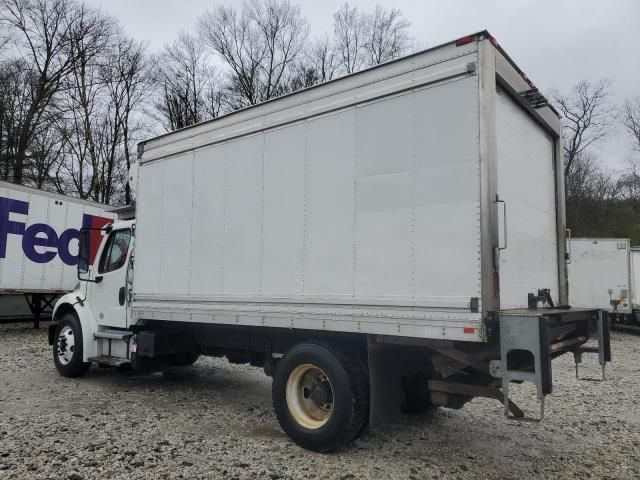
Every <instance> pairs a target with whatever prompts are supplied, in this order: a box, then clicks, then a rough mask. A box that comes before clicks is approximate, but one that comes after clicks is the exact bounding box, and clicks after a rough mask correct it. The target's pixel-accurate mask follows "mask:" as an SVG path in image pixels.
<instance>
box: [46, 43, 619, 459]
mask: <svg viewBox="0 0 640 480" xmlns="http://www.w3.org/2000/svg"><path fill="white" fill-rule="evenodd" d="M561 139H562V135H561V122H560V119H559V117H558V115H557V114H556V112H555V111H554V110H553V109H552V108H551V107H550V106H549V104H548V103H547V101H546V99H545V98H544V97H543V96H542V95H541V94H540V93H539V92H538V90H537V89H536V88H535V87H534V86H533V84H532V83H531V81H530V80H528V78H527V76H526V75H525V74H524V73H523V72H522V71H521V70H520V69H519V68H518V67H517V66H516V64H515V63H514V62H513V61H512V60H511V59H510V58H509V57H508V56H507V54H506V53H505V52H504V50H503V49H502V48H501V47H500V46H499V45H498V44H497V42H496V41H495V40H494V39H493V38H492V37H491V36H490V35H489V34H488V33H487V32H480V33H478V34H474V35H470V36H468V37H464V38H460V39H458V40H457V41H454V42H450V43H447V44H444V45H441V46H439V47H436V48H432V49H430V50H427V51H424V52H420V53H416V54H414V55H410V56H408V57H404V58H401V59H398V60H395V61H392V62H389V63H386V64H383V65H380V66H377V67H374V68H371V69H369V70H365V71H363V72H359V73H356V74H353V75H349V76H346V77H343V78H340V79H337V80H333V81H331V82H327V83H325V84H322V85H318V86H316V87H312V88H309V89H306V90H303V91H300V92H298V93H294V94H291V95H286V96H283V97H281V98H278V99H275V100H272V101H269V102H265V103H262V104H260V105H257V106H254V107H251V108H247V109H244V110H240V111H238V112H235V113H232V114H229V115H225V116H222V117H220V118H218V119H215V120H213V121H210V122H205V123H201V124H198V125H195V126H192V127H189V128H185V129H182V130H178V131H176V132H173V133H169V134H166V135H164V136H161V137H157V138H154V139H152V140H149V141H146V142H144V143H143V144H141V145H140V147H139V166H138V168H137V170H138V173H137V181H136V182H134V183H137V204H136V206H135V220H126V221H117V222H115V223H114V224H113V225H110V226H109V227H108V228H107V229H105V230H104V232H105V234H106V235H105V237H104V240H103V241H102V243H101V245H100V247H99V249H98V252H97V256H96V259H95V261H94V262H91V260H90V258H89V248H88V246H87V245H88V238H89V237H88V234H89V233H90V230H84V231H83V232H82V233H81V240H80V257H79V258H80V259H79V261H78V271H79V274H80V275H81V276H82V278H83V281H82V283H81V285H80V287H79V288H78V289H77V290H76V291H75V292H73V293H71V294H68V295H66V296H64V297H63V298H61V299H60V300H59V301H58V303H57V304H56V308H55V313H54V316H55V320H56V324H55V325H53V326H52V327H51V328H50V330H49V341H50V344H51V345H52V346H53V360H54V363H55V365H56V368H57V369H58V371H59V372H60V373H61V374H62V375H64V376H68V377H77V376H80V375H82V374H83V373H84V372H86V370H87V369H88V368H89V366H90V364H91V363H96V364H99V365H111V366H124V365H127V366H128V367H132V368H135V369H146V368H151V369H156V368H162V366H166V365H188V364H190V363H192V362H194V361H195V360H196V359H197V358H198V356H199V355H212V356H219V357H226V358H227V359H228V360H229V361H231V362H234V363H243V364H251V365H254V366H260V367H263V368H264V370H265V372H266V373H267V374H268V375H271V376H273V389H272V400H273V404H274V408H275V411H276V414H277V418H278V420H279V422H280V425H281V427H282V429H283V430H284V431H285V432H286V433H287V434H288V435H289V436H290V437H291V438H292V439H293V440H294V441H295V442H297V443H298V444H299V445H301V446H303V447H305V448H308V449H311V450H315V451H321V452H324V451H331V450H335V449H337V448H340V447H341V446H343V445H345V444H346V443H348V442H349V441H351V440H352V439H354V438H356V437H357V436H358V435H359V434H360V433H361V432H362V431H364V430H365V429H367V428H369V429H371V428H375V426H376V425H379V424H380V423H382V422H386V421H390V420H392V419H393V418H394V417H395V416H396V415H397V414H399V413H401V412H402V411H405V412H409V411H416V410H421V409H425V408H430V407H436V406H444V407H450V408H461V407H462V406H463V405H464V404H465V403H466V402H468V401H469V400H470V399H472V398H473V397H478V396H481V397H489V398H493V399H496V400H499V401H500V402H501V403H502V404H503V413H504V414H505V415H506V416H508V417H510V418H529V419H530V418H532V417H531V415H529V416H527V414H526V413H525V412H523V411H522V410H521V409H520V408H519V407H518V406H517V405H515V403H514V402H513V400H512V397H511V394H510V391H511V389H512V388H513V383H514V382H516V383H518V382H522V381H529V382H532V383H533V384H534V385H535V388H536V392H537V396H538V399H539V400H540V413H539V415H536V417H535V419H537V420H540V419H541V418H542V415H543V414H544V398H545V396H546V395H547V394H549V393H550V392H551V390H552V368H551V360H552V359H553V358H555V357H557V356H559V355H562V354H564V353H567V352H572V353H573V354H574V355H575V358H576V362H579V361H580V360H581V356H582V354H583V353H585V352H595V353H598V354H599V362H600V364H601V365H602V366H603V368H604V364H605V363H606V362H607V361H608V360H609V359H610V351H609V341H608V337H607V335H608V329H607V328H606V322H607V318H606V315H603V314H602V312H600V311H598V310H597V309H574V308H569V307H568V299H567V278H566V268H565V267H566V236H565V214H564V190H563V186H564V178H563V168H562V149H561ZM590 338H593V339H595V340H597V348H594V347H589V348H587V347H585V343H586V342H587V341H588V340H589V339H590Z"/></svg>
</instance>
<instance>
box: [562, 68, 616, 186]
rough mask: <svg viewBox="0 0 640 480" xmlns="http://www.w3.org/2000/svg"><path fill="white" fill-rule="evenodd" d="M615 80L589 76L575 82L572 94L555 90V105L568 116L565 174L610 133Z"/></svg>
mask: <svg viewBox="0 0 640 480" xmlns="http://www.w3.org/2000/svg"><path fill="white" fill-rule="evenodd" d="M611 96H612V91H611V83H610V82H609V81H608V80H600V81H598V82H597V83H595V84H592V83H590V82H588V81H586V80H583V81H581V82H580V83H578V84H577V85H575V86H574V87H573V88H572V89H571V91H570V92H569V93H568V94H562V93H560V92H558V91H557V90H552V91H551V98H552V101H553V103H554V105H555V107H556V108H557V109H558V110H559V111H560V113H561V114H562V115H563V117H564V123H565V125H564V154H565V177H567V178H568V177H569V175H570V174H571V172H572V170H571V167H572V164H573V163H574V161H575V160H576V158H577V157H579V156H580V155H582V154H583V153H585V151H587V149H588V148H589V147H592V146H594V145H596V144H597V143H598V142H600V141H601V140H603V139H604V138H605V137H606V136H607V135H609V134H610V133H611V131H612V129H613V126H614V121H615V118H616V115H615V107H614V105H613V104H612V102H611Z"/></svg>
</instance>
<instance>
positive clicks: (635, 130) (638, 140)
mask: <svg viewBox="0 0 640 480" xmlns="http://www.w3.org/2000/svg"><path fill="white" fill-rule="evenodd" d="M622 123H623V125H624V127H625V129H626V130H627V132H628V133H629V135H631V140H632V148H633V150H634V151H636V152H640V97H638V98H636V99H634V100H628V101H627V102H625V104H624V107H623V109H622Z"/></svg>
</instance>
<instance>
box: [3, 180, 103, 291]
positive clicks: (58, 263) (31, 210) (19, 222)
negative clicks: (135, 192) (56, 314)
mask: <svg viewBox="0 0 640 480" xmlns="http://www.w3.org/2000/svg"><path fill="white" fill-rule="evenodd" d="M110 218H112V215H111V214H109V213H105V211H104V208H103V206H102V205H99V204H97V203H93V202H87V201H84V200H79V199H74V198H70V197H66V196H63V195H57V194H53V193H48V192H43V191H40V190H36V189H32V188H26V187H21V186H17V185H13V184H11V183H5V182H0V293H2V292H7V291H9V292H12V293H19V292H57V291H60V292H62V291H69V290H72V289H73V286H74V285H75V284H76V283H77V281H78V280H77V277H76V266H75V265H76V262H77V255H78V232H79V229H80V228H81V227H82V225H83V221H84V222H85V223H87V222H88V223H91V224H93V225H98V224H103V223H104V222H105V221H108V220H110Z"/></svg>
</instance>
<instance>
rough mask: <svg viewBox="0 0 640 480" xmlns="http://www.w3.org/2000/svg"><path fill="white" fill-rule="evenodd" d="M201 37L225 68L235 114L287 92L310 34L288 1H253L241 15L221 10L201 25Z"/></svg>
mask: <svg viewBox="0 0 640 480" xmlns="http://www.w3.org/2000/svg"><path fill="white" fill-rule="evenodd" d="M198 28H199V32H200V35H201V36H202V38H203V39H204V41H205V42H206V43H207V45H208V46H209V47H210V48H211V49H212V50H213V51H214V52H215V53H216V54H217V55H219V57H220V58H221V59H222V60H223V61H224V62H225V66H226V68H227V88H226V94H227V97H228V98H227V106H228V108H230V109H232V110H235V109H237V108H242V107H245V106H249V105H255V104H256V103H259V102H262V101H265V100H269V99H271V98H274V97H277V96H279V95H282V94H283V93H286V92H287V91H288V88H289V85H290V77H291V76H292V74H293V66H294V65H295V62H296V61H297V60H298V59H299V58H300V56H301V55H302V49H303V46H304V42H305V40H306V37H307V35H308V32H309V26H308V22H307V21H306V19H304V18H303V17H302V14H301V10H300V7H299V6H296V5H292V4H291V3H290V2H289V0H252V1H250V2H245V3H244V4H243V6H242V8H241V9H240V10H239V11H238V10H236V9H235V8H233V7H226V6H219V7H216V8H215V9H214V10H213V11H209V12H206V13H205V14H204V15H203V16H202V17H201V18H200V21H199V24H198Z"/></svg>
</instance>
